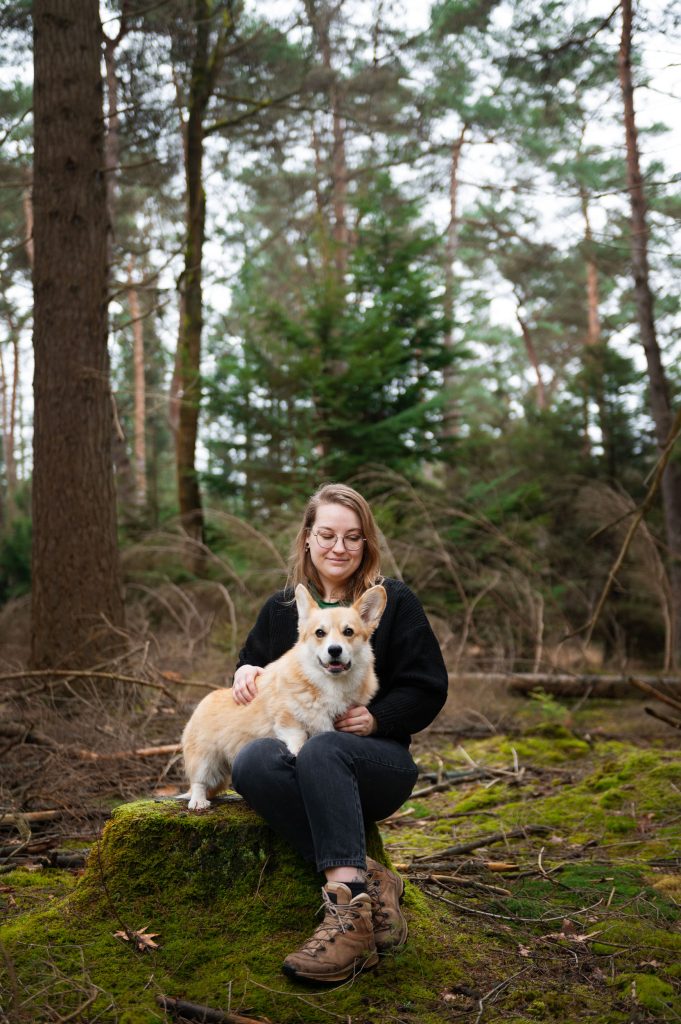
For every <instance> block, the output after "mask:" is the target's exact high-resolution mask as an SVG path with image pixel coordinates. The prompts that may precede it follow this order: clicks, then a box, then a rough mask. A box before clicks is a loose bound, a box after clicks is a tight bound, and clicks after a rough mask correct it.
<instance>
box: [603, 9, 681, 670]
mask: <svg viewBox="0 0 681 1024" xmlns="http://www.w3.org/2000/svg"><path fill="white" fill-rule="evenodd" d="M632 21H633V16H632V2H631V0H622V35H621V39H620V50H619V61H618V65H619V79H620V86H621V90H622V99H623V105H624V130H625V138H626V157H627V187H628V191H629V197H630V203H631V265H632V271H633V277H634V297H635V301H636V314H637V320H638V327H639V333H640V338H641V343H642V345H643V349H644V351H645V355H646V361H647V365H648V383H649V388H650V408H651V413H652V417H653V422H654V424H655V438H656V441H657V445H658V448H659V449H660V451H662V450H663V449H664V446H665V443H666V441H667V439H668V438H669V436H670V434H671V430H672V425H673V420H674V410H673V408H672V404H671V399H670V393H669V384H668V381H667V376H666V372H665V368H664V365H663V363H662V356H661V353H660V346H659V344H658V341H657V334H656V329H655V314H654V300H653V294H652V290H651V287H650V274H649V264H648V223H647V204H646V198H645V192H644V189H643V176H642V174H641V164H640V157H639V148H638V131H637V127H636V113H635V109H634V84H633V78H632V73H631V47H632ZM661 490H662V504H663V511H664V521H665V532H666V539H667V551H668V566H669V576H670V583H671V590H672V606H673V607H672V615H673V622H672V651H671V657H672V664H673V665H675V666H676V665H678V663H679V656H680V654H681V464H679V462H678V461H675V460H673V459H670V461H669V463H668V465H667V468H666V470H665V473H664V476H663V477H662V486H661Z"/></svg>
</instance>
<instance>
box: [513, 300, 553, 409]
mask: <svg viewBox="0 0 681 1024" xmlns="http://www.w3.org/2000/svg"><path fill="white" fill-rule="evenodd" d="M515 315H516V319H517V321H518V323H519V325H520V330H521V333H522V336H523V341H524V342H525V351H526V352H527V358H528V359H529V361H530V366H531V367H532V369H533V370H534V375H535V377H536V378H537V408H538V409H539V411H540V412H543V410H544V409H546V385H545V384H544V377H543V375H542V372H541V363H540V362H539V356H538V355H537V349H536V348H535V344H534V339H533V338H532V331H531V330H530V326H529V324H528V323H527V321H526V320H525V319H524V318H523V317H522V316H521V314H520V310H519V309H517V310H516V314H515Z"/></svg>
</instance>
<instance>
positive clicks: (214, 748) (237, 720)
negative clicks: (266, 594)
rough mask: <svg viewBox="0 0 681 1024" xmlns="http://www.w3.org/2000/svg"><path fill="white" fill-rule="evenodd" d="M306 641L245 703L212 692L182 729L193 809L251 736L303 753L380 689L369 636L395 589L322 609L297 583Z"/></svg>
mask: <svg viewBox="0 0 681 1024" xmlns="http://www.w3.org/2000/svg"><path fill="white" fill-rule="evenodd" d="M295 597H296V605H297V607H298V640H297V642H296V643H295V644H294V646H293V647H292V648H291V650H290V651H287V652H286V654H284V655H282V657H281V658H278V659H277V660H276V661H273V662H271V664H269V665H267V666H266V668H264V669H263V671H262V673H261V674H260V675H259V676H258V692H257V695H256V696H255V697H254V698H253V700H252V701H250V702H249V703H248V704H237V703H236V702H235V700H234V698H233V696H232V693H231V691H230V690H229V689H219V690H213V692H212V693H209V694H208V696H207V697H204V698H203V700H202V701H201V703H200V704H199V705H198V706H197V708H196V710H195V711H194V713H193V715H192V716H191V718H190V719H189V722H188V723H187V725H186V727H185V730H184V732H183V734H182V752H183V755H184V763H185V768H186V772H187V776H188V778H189V785H190V788H189V792H188V793H184V794H183V795H182V797H180V798H179V799H188V800H189V809H190V810H203V809H204V808H206V807H209V806H210V799H209V797H211V796H214V795H215V794H216V793H218V792H219V791H220V790H221V789H222V788H224V785H225V783H226V781H227V779H228V778H229V774H230V765H231V764H232V762H233V761H234V758H235V756H236V754H237V752H238V751H239V750H240V749H241V748H242V747H243V746H245V744H246V743H249V742H250V741H251V740H255V739H261V738H263V737H268V736H269V737H274V738H275V739H279V740H283V742H284V743H285V744H286V746H287V747H288V749H289V750H290V751H291V753H292V754H297V753H298V751H299V750H300V748H301V747H302V745H303V743H304V742H305V740H307V739H308V738H309V737H310V736H315V735H316V734H317V733H320V732H328V731H330V730H333V724H334V721H335V719H336V718H338V716H339V715H341V714H342V713H343V712H344V711H346V710H347V709H348V708H349V707H351V706H352V705H356V704H362V705H366V704H368V703H369V701H370V700H371V698H372V697H373V696H374V694H375V693H376V691H377V689H378V680H377V679H376V674H375V672H374V654H373V650H372V648H371V644H370V642H369V640H370V637H371V634H372V633H373V631H374V630H375V629H376V626H377V625H378V623H379V620H380V618H381V615H382V614H383V610H384V609H385V603H386V600H387V594H386V591H385V588H384V587H382V586H380V585H379V586H375V587H371V588H370V589H369V590H367V591H365V592H364V594H362V596H361V597H360V598H358V600H357V601H355V603H354V604H353V605H352V606H351V607H349V608H319V607H318V605H317V603H316V602H315V600H314V598H313V597H312V596H311V595H310V593H309V591H308V590H307V588H306V587H304V586H303V584H302V583H301V584H299V585H298V586H297V587H296V594H295Z"/></svg>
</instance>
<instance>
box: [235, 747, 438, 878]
mask: <svg viewBox="0 0 681 1024" xmlns="http://www.w3.org/2000/svg"><path fill="white" fill-rule="evenodd" d="M417 775H418V770H417V768H416V765H415V764H414V761H413V759H412V757H411V754H410V753H409V751H408V750H407V748H406V747H403V746H402V744H400V743H397V742H396V741H395V740H389V739H383V738H381V737H377V736H354V735H353V734H352V733H344V732H323V733H320V734H319V735H318V736H312V737H311V738H310V739H309V740H308V741H307V743H305V744H304V746H303V747H302V749H301V750H300V752H299V754H298V756H297V757H294V755H293V754H292V753H291V752H290V751H289V750H288V748H287V747H286V745H285V744H284V743H282V742H281V740H275V739H264V740H253V742H251V743H248V744H247V745H246V746H245V747H243V748H242V750H240V751H239V753H238V754H237V756H236V758H235V759H234V764H233V765H232V785H233V787H234V789H236V791H237V793H241V795H242V796H243V797H244V799H245V800H247V802H248V803H249V804H250V805H251V807H252V808H253V810H255V811H257V812H258V814H260V815H261V817H263V818H264V819H265V821H266V822H267V823H268V824H269V825H271V826H272V828H273V829H274V830H275V831H276V832H278V833H279V835H281V836H283V838H284V839H286V840H287V841H288V842H289V843H290V844H291V846H293V847H294V848H295V849H296V850H298V852H299V853H300V854H301V855H302V856H303V858H304V859H305V860H306V861H310V862H312V863H315V864H316V865H317V870H318V871H324V869H325V868H335V867H357V868H362V869H363V868H365V867H366V845H365V838H364V827H365V822H371V821H380V820H381V819H382V818H387V817H388V815H390V814H392V813H393V812H394V811H396V810H397V808H398V807H400V806H401V805H402V804H403V803H404V801H405V800H406V799H407V798H408V796H409V794H410V793H411V791H412V788H413V786H414V783H415V782H416V777H417Z"/></svg>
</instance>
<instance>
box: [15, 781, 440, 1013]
mask: <svg viewBox="0 0 681 1024" xmlns="http://www.w3.org/2000/svg"><path fill="white" fill-rule="evenodd" d="M368 846H369V854H370V856H372V857H374V858H375V859H377V860H381V861H383V862H387V857H386V855H385V852H384V850H383V844H382V841H381V838H380V835H379V832H378V829H377V828H376V827H373V828H372V829H371V830H370V834H369V836H368ZM320 883H321V879H320V876H319V875H318V874H317V873H316V872H315V871H314V869H313V868H311V867H310V866H309V865H306V864H304V862H303V861H302V860H301V859H300V858H299V856H298V855H297V854H295V853H294V852H293V851H292V850H291V849H289V847H288V846H287V845H286V844H285V843H284V842H283V841H281V840H279V839H278V838H277V837H276V836H275V835H274V833H273V832H272V831H271V830H270V829H269V828H268V827H267V826H266V825H265V824H264V823H263V822H262V820H261V819H260V818H258V817H257V815H255V814H254V813H253V812H252V811H251V810H250V809H249V808H248V807H247V806H246V805H245V804H244V803H243V802H241V801H227V802H224V803H218V804H216V805H215V806H214V807H212V808H211V809H210V810H208V811H205V812H200V813H196V812H189V811H187V810H186V806H185V805H184V804H180V805H178V804H176V803H175V802H169V801H157V802H155V801H149V800H145V801H138V802H136V803H132V804H126V805H124V806H122V807H119V808H118V809H117V811H116V812H115V813H114V815H113V817H112V819H111V820H110V821H109V822H108V824H107V825H106V827H105V829H104V831H103V834H102V836H101V839H100V840H99V842H98V843H97V844H96V845H95V846H94V847H93V849H92V852H91V854H90V857H89V860H88V864H87V867H86V869H85V872H84V874H83V876H82V878H81V879H80V880H79V882H78V885H77V886H76V888H75V890H74V891H73V892H72V893H71V894H70V895H69V896H67V897H66V898H65V899H64V900H62V901H61V902H59V903H58V904H57V905H56V906H53V907H52V908H50V909H49V910H47V911H41V912H37V913H35V914H29V915H23V916H21V917H19V918H17V919H16V921H15V922H13V923H12V924H10V925H8V926H7V927H6V928H4V929H3V936H2V938H3V943H4V946H5V949H6V950H7V951H8V955H9V956H10V958H11V962H12V965H13V971H14V973H15V976H16V978H17V979H18V982H17V984H18V987H19V988H22V987H24V986H25V984H31V985H35V987H36V988H38V987H40V993H41V994H40V997H39V999H40V1000H42V1002H43V1003H44V1005H45V1013H44V1015H42V1014H41V1013H40V1010H39V1006H38V1003H36V1002H34V1003H33V1013H34V1017H33V1018H32V1019H33V1020H35V1021H39V1020H43V1019H44V1020H52V1019H56V1015H60V1016H62V1017H63V1016H66V1015H67V1014H69V1013H74V1012H75V1011H76V1010H77V1009H78V1007H79V1006H80V1005H81V1004H82V1003H83V1001H84V995H83V993H85V992H89V993H91V994H92V996H93V999H94V1003H93V1007H92V1009H93V1011H94V1010H95V1009H96V1010H97V1011H98V1015H96V1019H97V1020H98V1021H117V1022H120V1024H125V1022H128V1024H137V1022H140V1024H142V1022H146V1021H149V1022H151V1021H160V1020H164V1019H167V1018H166V1017H165V1016H164V1012H163V1011H162V1010H161V1009H159V1005H158V1002H157V997H158V996H159V995H164V996H169V997H179V998H182V999H186V1000H188V1001H190V1002H194V1003H199V1004H202V1005H204V1006H210V1007H213V1008H220V1009H222V1010H226V1009H228V1008H231V1010H232V1011H236V1010H241V1011H242V1012H244V1011H246V1010H248V1012H249V1013H250V1014H252V1015H253V1016H255V1017H258V1016H261V1017H267V1018H269V1019H270V1020H271V1021H276V1022H277V1024H287V1022H289V1021H291V1022H293V1021H296V1022H306V1021H307V1022H310V1024H312V1022H314V1024H318V1022H319V1021H320V1019H321V1018H322V1017H324V1019H326V1016H327V1011H331V1014H332V1017H337V1016H338V1015H342V1019H344V1020H347V1019H348V1018H349V1017H351V1018H352V1019H353V1021H354V1020H355V1019H357V1020H364V1019H365V1018H366V1019H369V1018H368V1017H367V1010H366V1007H367V1006H368V1005H369V1004H370V1005H371V1006H372V1012H371V1014H370V1018H371V1020H372V1021H379V1022H380V1021H383V1020H385V1021H386V1022H387V1021H389V1020H392V1019H394V1015H395V1009H396V1007H398V1006H399V1007H402V1008H403V1009H402V1010H401V1011H400V1014H401V1019H404V1020H413V1021H417V1020H418V1021H419V1022H420V1024H428V1022H429V1021H436V1020H439V1019H440V1017H439V1016H438V1015H437V1011H436V1006H437V1003H438V992H439V991H440V990H441V987H442V985H444V984H445V979H446V980H447V981H450V982H451V979H452V969H451V962H450V964H449V966H448V965H447V962H446V950H447V947H448V945H449V942H448V939H449V938H450V936H449V935H448V934H447V933H448V929H447V926H446V924H445V923H444V921H443V919H442V916H441V914H440V913H439V912H438V909H437V908H432V907H431V906H430V905H428V904H426V901H425V900H424V898H423V897H422V896H421V894H420V893H419V892H418V891H417V890H415V889H413V888H412V887H411V886H409V885H407V891H406V893H405V911H406V914H407V916H408V919H409V923H410V941H409V943H408V945H407V946H406V947H405V948H404V949H403V950H400V951H398V952H396V953H393V954H388V955H386V956H384V957H382V958H381V962H380V964H379V966H378V967H377V968H376V969H375V970H373V971H371V972H366V973H365V974H362V975H360V976H359V977H358V978H356V979H354V981H352V982H351V983H346V984H345V985H343V986H340V987H338V988H331V989H329V988H323V987H322V986H318V987H317V988H313V989H312V990H311V989H309V988H308V987H301V985H300V984H299V983H296V982H292V981H289V980H288V979H287V978H286V977H285V976H284V975H283V974H282V973H281V963H282V961H283V959H284V957H285V956H286V954H287V953H289V952H291V950H293V949H295V948H296V947H297V946H298V945H299V944H300V943H301V942H302V941H303V940H304V939H305V938H307V937H308V936H309V934H310V933H311V931H312V929H313V928H314V926H315V923H316V921H317V920H318V918H316V917H315V912H316V911H317V910H318V908H319V906H320V903H321V898H320V890H319V887H320ZM138 931H142V932H145V933H146V934H148V935H152V936H155V938H154V942H156V943H157V944H158V948H155V949H154V948H151V949H148V950H146V951H142V950H140V949H138V948H135V943H134V942H133V941H130V940H129V939H128V940H127V941H126V940H125V938H124V936H125V934H126V932H127V933H128V935H133V934H134V933H135V932H138ZM116 933H119V935H118V936H117V935H116ZM121 933H122V935H121ZM434 949H437V951H438V953H439V954H440V957H442V954H443V953H444V954H445V958H443V959H440V958H438V959H437V960H434V959H433V955H432V953H433V950H434ZM0 973H1V971H0ZM64 978H70V979H71V978H77V979H80V980H79V982H78V984H77V986H76V987H74V988H72V989H70V988H69V987H68V986H66V985H65V984H64V983H63V979H64ZM29 979H30V981H29ZM60 979H61V981H60ZM98 993H99V994H98ZM48 1007H49V1011H48V1009H47V1008H48ZM412 1008H413V1009H412ZM357 1014H359V1015H360V1016H356V1015H357Z"/></svg>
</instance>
